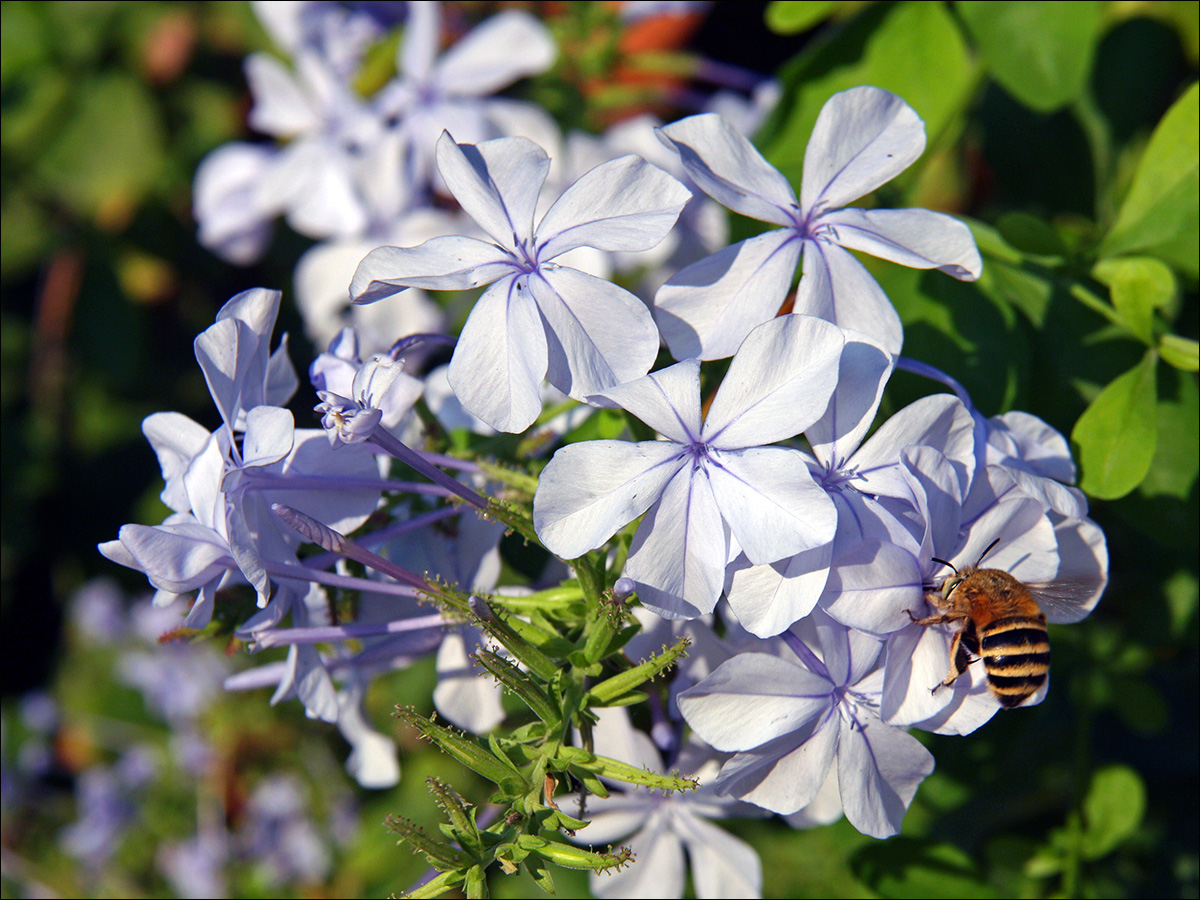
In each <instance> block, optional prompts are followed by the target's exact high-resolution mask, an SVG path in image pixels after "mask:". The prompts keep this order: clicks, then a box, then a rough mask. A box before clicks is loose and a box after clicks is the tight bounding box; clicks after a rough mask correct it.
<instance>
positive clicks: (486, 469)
mask: <svg viewBox="0 0 1200 900" xmlns="http://www.w3.org/2000/svg"><path fill="white" fill-rule="evenodd" d="M475 464H476V465H478V466H479V471H481V472H482V473H483V474H484V475H486V476H487V477H488V478H489V479H490V480H492V481H498V482H500V483H501V484H503V485H507V486H508V487H511V488H516V489H517V490H518V491H521V492H522V493H524V494H527V495H528V496H530V497H532V496H533V495H534V494H535V493H537V486H538V480H537V478H536V477H534V476H533V475H530V474H529V473H528V472H521V471H519V470H517V469H512V468H509V467H508V466H502V465H500V464H499V463H495V462H491V461H490V460H486V459H478V460H475Z"/></svg>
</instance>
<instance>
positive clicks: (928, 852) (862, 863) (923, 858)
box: [852, 837, 1000, 900]
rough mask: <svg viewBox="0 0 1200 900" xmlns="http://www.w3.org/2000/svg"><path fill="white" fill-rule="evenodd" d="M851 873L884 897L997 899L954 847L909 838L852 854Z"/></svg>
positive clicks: (968, 859)
mask: <svg viewBox="0 0 1200 900" xmlns="http://www.w3.org/2000/svg"><path fill="white" fill-rule="evenodd" d="M852 867H853V870H854V874H855V875H856V876H857V877H858V878H859V879H860V880H861V881H862V882H863V883H864V884H866V885H867V886H868V887H869V888H871V890H873V891H876V892H877V893H878V894H879V895H880V896H883V897H925V898H932V897H956V898H963V900H966V898H968V897H998V896H1000V894H998V893H997V892H996V890H995V889H994V888H993V887H992V886H991V885H989V884H988V883H987V882H986V881H984V880H983V877H982V875H981V874H980V873H979V870H978V867H977V866H976V864H975V862H974V860H972V859H971V857H970V856H968V855H967V854H966V853H964V852H963V851H962V850H960V849H959V848H958V847H956V846H954V845H953V844H934V843H930V842H928V841H919V840H915V839H913V838H908V837H896V838H892V839H891V840H890V841H888V842H886V843H878V844H871V845H869V846H867V847H864V848H862V849H861V850H860V851H859V852H858V853H856V854H855V856H854V859H853V862H852Z"/></svg>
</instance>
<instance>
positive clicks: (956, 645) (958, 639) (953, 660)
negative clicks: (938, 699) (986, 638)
mask: <svg viewBox="0 0 1200 900" xmlns="http://www.w3.org/2000/svg"><path fill="white" fill-rule="evenodd" d="M972 645H973V646H974V647H976V648H978V646H979V642H978V640H976V639H975V636H974V634H968V633H967V630H966V629H965V628H964V629H963V630H962V631H959V632H958V633H956V634H955V635H954V640H953V642H951V644H950V671H949V672H948V673H947V674H946V680H945V681H943V682H942V683H941V684H936V685H934V687H933V690H932V691H930V693H937V689H938V688H942V687H950V685H952V684H954V682H955V681H957V680H958V676H959V675H961V674H962V673H963V672H965V671H967V666H969V665H970V664H971V663H973V662H975V661H976V660H973V659H971V653H972V650H971V649H970V648H971V647H972ZM975 652H976V653H978V650H977V649H976V650H975Z"/></svg>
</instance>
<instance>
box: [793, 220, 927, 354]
mask: <svg viewBox="0 0 1200 900" xmlns="http://www.w3.org/2000/svg"><path fill="white" fill-rule="evenodd" d="M802 262H803V272H804V275H803V277H802V278H801V279H800V286H799V287H798V288H797V289H796V303H795V307H794V311H795V312H797V313H801V314H803V315H809V316H817V317H818V318H821V319H824V320H825V321H827V322H833V323H834V324H835V325H840V326H841V327H842V328H845V329H846V330H847V331H858V332H861V333H862V334H865V335H867V336H868V337H870V338H874V339H875V340H876V341H878V342H879V344H880V346H882V347H883V349H884V350H886V351H887V352H888V353H891V354H893V355H895V354H898V353H899V352H900V348H901V346H902V345H903V343H904V328H903V326H902V325H901V324H900V317H899V316H898V315H897V314H896V310H895V307H893V306H892V302H891V301H890V300H889V299H888V298H887V294H885V293H884V292H883V288H881V287H880V286H879V282H877V281H876V280H875V279H874V278H873V277H871V273H870V272H868V271H867V270H866V268H865V267H864V266H863V264H862V263H860V262H859V261H858V260H857V259H855V258H854V257H853V256H852V255H851V254H850V253H849V252H848V251H846V250H843V249H842V248H841V247H839V246H838V245H837V244H833V243H829V242H828V241H825V240H806V241H805V242H804V257H803V260H802Z"/></svg>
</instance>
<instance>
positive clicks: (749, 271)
mask: <svg viewBox="0 0 1200 900" xmlns="http://www.w3.org/2000/svg"><path fill="white" fill-rule="evenodd" d="M802 246H803V242H802V241H801V240H800V238H799V237H797V235H796V233H795V232H794V231H792V230H791V229H786V228H783V229H776V230H775V231H768V232H767V233H766V234H760V235H758V236H756V237H752V238H749V239H748V240H745V241H741V242H740V243H737V244H733V245H731V246H728V247H726V248H724V249H723V250H718V251H717V252H716V253H714V254H713V255H712V256H706V257H705V258H704V259H702V260H700V261H699V262H696V263H692V264H691V265H690V266H687V267H685V268H683V269H681V270H680V271H678V272H676V273H675V274H674V275H672V276H671V278H670V279H668V281H667V282H666V284H664V285H663V286H662V287H661V288H659V289H658V293H657V294H655V296H654V317H655V320H656V321H657V322H658V327H659V330H660V331H661V332H662V336H663V340H665V341H666V342H667V347H669V348H670V350H671V355H672V356H674V357H675V358H676V359H687V358H689V357H699V358H700V359H723V358H725V357H727V356H732V355H733V354H734V353H736V352H737V349H738V347H739V346H740V345H741V343H742V339H743V338H745V337H746V335H747V334H749V333H750V332H751V331H752V330H753V329H754V328H755V327H756V326H758V325H761V324H762V323H763V322H767V321H770V320H771V319H772V318H774V317H775V314H776V313H777V312H778V311H779V308H780V307H781V306H782V305H783V301H784V300H785V299H787V293H788V288H790V287H791V284H792V276H793V275H795V274H796V263H797V262H798V261H799V259H800V250H801V247H802ZM889 305H890V304H889ZM797 311H798V312H803V311H804V310H797Z"/></svg>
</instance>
